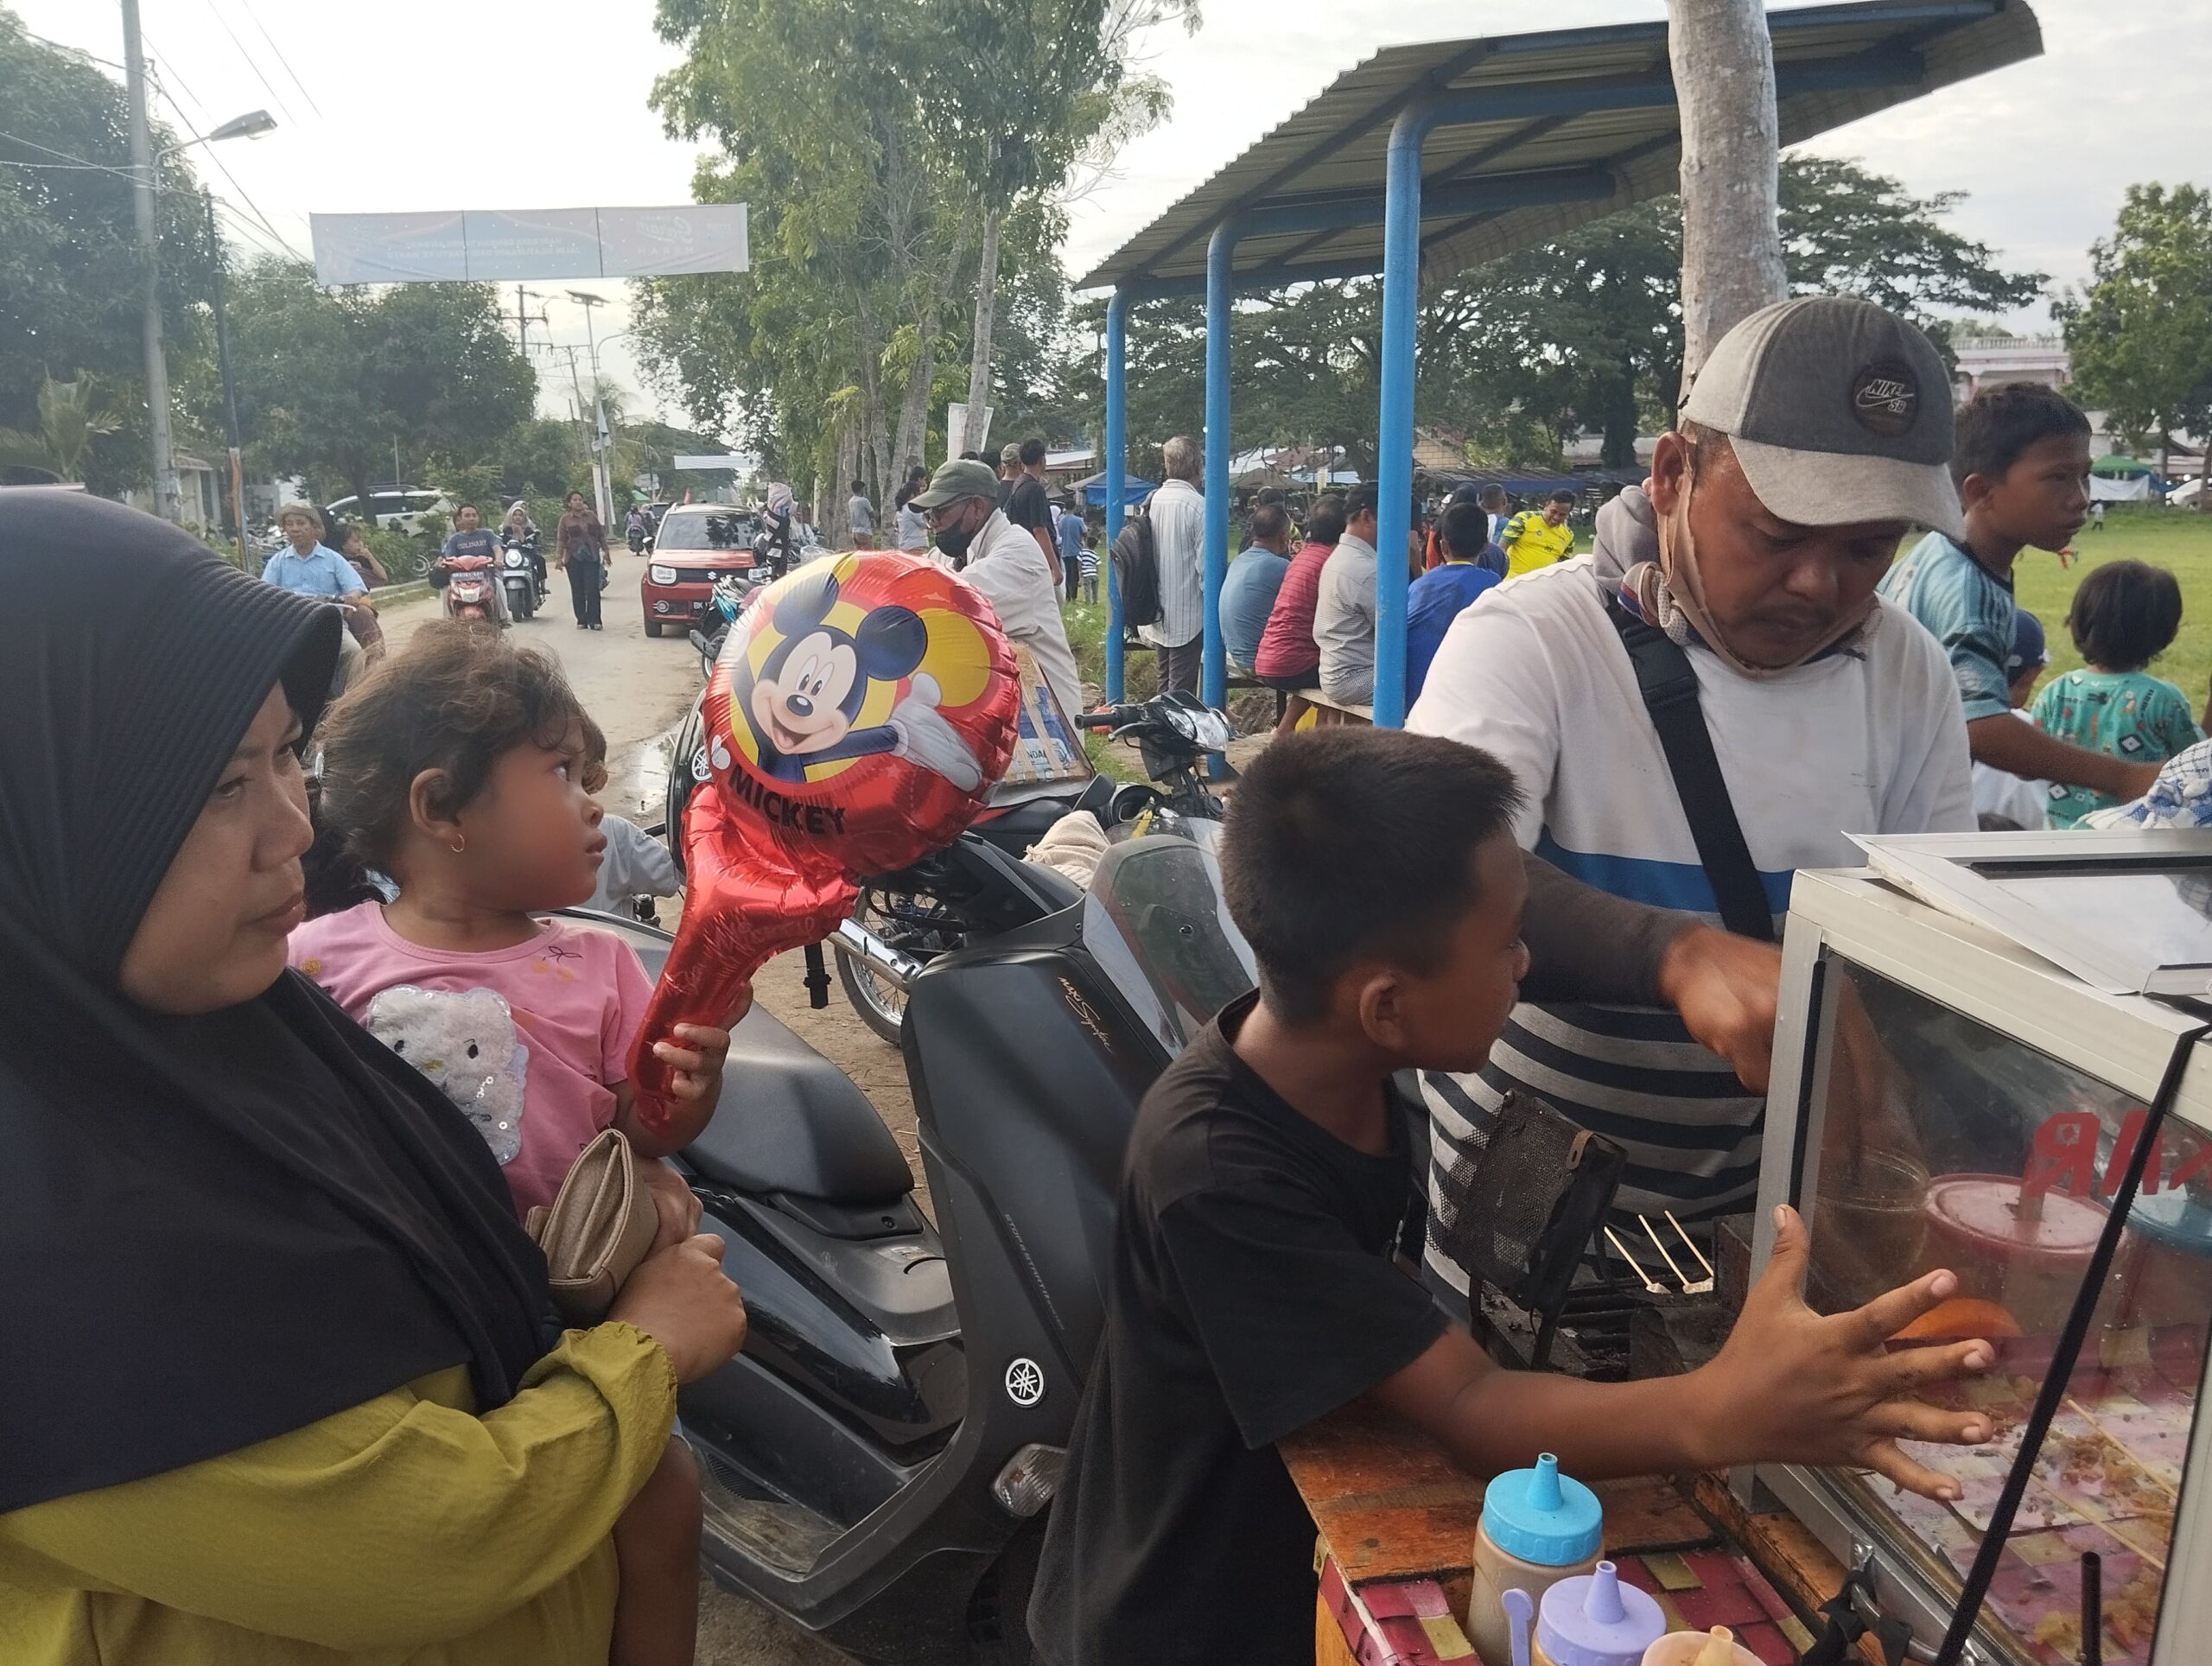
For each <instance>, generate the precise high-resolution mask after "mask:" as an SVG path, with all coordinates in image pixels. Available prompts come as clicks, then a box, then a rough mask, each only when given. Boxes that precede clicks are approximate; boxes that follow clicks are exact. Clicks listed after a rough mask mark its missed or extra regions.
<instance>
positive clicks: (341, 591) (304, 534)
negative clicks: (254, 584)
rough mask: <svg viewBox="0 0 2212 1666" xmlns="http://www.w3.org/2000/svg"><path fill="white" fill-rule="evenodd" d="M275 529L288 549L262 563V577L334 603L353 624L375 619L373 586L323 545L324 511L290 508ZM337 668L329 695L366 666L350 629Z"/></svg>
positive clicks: (342, 640) (282, 512)
mask: <svg viewBox="0 0 2212 1666" xmlns="http://www.w3.org/2000/svg"><path fill="white" fill-rule="evenodd" d="M277 526H278V528H279V529H280V530H281V531H283V534H284V547H283V548H282V549H279V550H277V551H276V552H275V553H273V554H272V555H270V557H269V559H268V560H267V561H265V562H264V563H262V564H261V576H262V578H263V579H264V581H265V582H268V583H270V584H273V585H275V586H276V587H277V588H278V589H280V590H289V591H291V592H293V593H294V594H295V595H303V596H315V597H318V598H320V599H321V600H323V601H330V602H334V603H335V604H336V605H337V607H338V608H339V609H340V612H341V613H343V614H345V616H346V620H348V622H349V623H350V622H351V621H352V620H353V619H354V618H355V617H356V616H357V615H358V614H363V613H365V614H368V615H369V617H370V618H371V619H373V618H374V617H375V614H376V608H375V607H374V605H373V604H372V602H371V601H369V587H368V586H367V584H365V582H362V578H361V575H359V573H357V572H355V571H354V570H353V567H352V566H351V565H350V564H349V563H347V562H346V558H345V557H344V556H340V554H339V553H338V552H337V551H336V550H333V549H332V548H331V547H330V546H329V545H328V544H325V543H324V542H323V541H322V531H323V520H322V512H321V510H319V509H317V508H316V507H315V506H314V505H313V504H308V503H288V504H286V505H285V506H283V508H282V509H280V510H278V511H277ZM338 645H339V655H338V669H337V671H336V672H335V674H334V677H333V678H332V681H331V692H332V693H333V695H336V694H338V693H340V692H341V691H342V690H344V689H345V687H346V684H348V683H349V682H351V681H352V680H353V673H354V671H356V670H358V669H359V666H360V665H361V664H362V661H363V655H364V650H363V648H362V645H361V644H360V642H359V639H357V638H356V636H355V633H353V631H351V630H348V631H347V632H346V633H344V634H343V635H342V636H340V638H339V640H338Z"/></svg>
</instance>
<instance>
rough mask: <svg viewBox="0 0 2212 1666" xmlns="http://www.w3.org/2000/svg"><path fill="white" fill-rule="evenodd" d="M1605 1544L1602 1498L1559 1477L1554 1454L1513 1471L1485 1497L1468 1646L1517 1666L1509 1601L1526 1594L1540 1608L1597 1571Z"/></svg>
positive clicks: (1492, 1661) (1489, 1663)
mask: <svg viewBox="0 0 2212 1666" xmlns="http://www.w3.org/2000/svg"><path fill="white" fill-rule="evenodd" d="M1604 1537H1605V1511H1604V1509H1603V1507H1602V1506H1601V1505H1600V1504H1599V1503H1598V1495H1597V1494H1596V1493H1594V1492H1592V1491H1590V1489H1589V1488H1588V1487H1586V1486H1585V1485H1582V1483H1581V1482H1580V1481H1577V1480H1575V1479H1573V1478H1571V1477H1568V1476H1565V1475H1562V1474H1560V1472H1559V1459H1556V1458H1554V1456H1552V1454H1551V1453H1548V1452H1547V1453H1541V1455H1539V1456H1538V1458H1537V1459H1536V1465H1535V1468H1534V1469H1513V1470H1508V1471H1507V1472H1505V1473H1504V1474H1503V1475H1500V1476H1498V1477H1497V1478H1495V1479H1494V1480H1492V1481H1491V1484H1490V1485H1488V1486H1487V1487H1485V1488H1484V1489H1483V1518H1482V1525H1481V1527H1480V1528H1479V1529H1478V1530H1477V1531H1476V1534H1475V1577H1474V1589H1473V1592H1472V1594H1471V1595H1470V1596H1469V1597H1468V1599H1467V1640H1468V1641H1469V1642H1470V1643H1471V1644H1474V1645H1475V1652H1476V1654H1478V1655H1479V1656H1481V1657H1482V1659H1483V1660H1484V1662H1485V1663H1486V1666H1507V1663H1508V1662H1509V1661H1510V1658H1511V1656H1510V1647H1511V1643H1510V1639H1511V1636H1512V1632H1511V1628H1510V1625H1509V1624H1508V1621H1507V1617H1506V1612H1505V1606H1504V1598H1505V1593H1507V1592H1508V1591H1526V1592H1527V1593H1529V1602H1530V1603H1531V1604H1534V1605H1541V1603H1542V1602H1543V1599H1544V1593H1545V1592H1547V1591H1548V1590H1550V1589H1551V1588H1552V1587H1553V1586H1554V1585H1556V1584H1557V1583H1559V1581H1560V1580H1564V1579H1571V1578H1573V1576H1574V1575H1576V1574H1588V1573H1592V1572H1594V1571H1595V1570H1596V1568H1597V1566H1598V1553H1599V1548H1601V1545H1602V1542H1603V1540H1604Z"/></svg>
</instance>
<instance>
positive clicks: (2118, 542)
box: [2012, 506, 2212, 710]
mask: <svg viewBox="0 0 2212 1666" xmlns="http://www.w3.org/2000/svg"><path fill="white" fill-rule="evenodd" d="M2074 549H2075V554H2077V555H2078V556H2080V557H2081V559H2080V560H2078V561H2076V562H2075V563H2074V565H2073V566H2072V568H2070V569H2067V570H2064V571H2062V570H2060V568H2059V565H2058V558H2057V557H2056V556H2050V555H2046V554H2045V553H2044V552H2043V551H2042V550H2022V551H2021V552H2020V559H2019V560H2018V562H2017V563H2014V565H2013V569H2012V576H2013V588H2014V594H2015V595H2017V596H2018V600H2019V604H2020V606H2022V607H2025V608H2027V609H2028V610H2029V612H2031V613H2032V614H2035V616H2036V617H2037V619H2040V620H2042V621H2043V627H2044V635H2045V636H2046V637H2047V638H2048V639H2050V672H2051V674H2052V675H2054V676H2055V675H2056V674H2057V673H2058V672H2060V671H2071V670H2073V669H2074V667H2075V666H2076V665H2078V664H2081V663H2082V656H2081V655H2080V654H2078V653H2076V652H2074V641H2073V639H2072V638H2071V637H2069V636H2068V635H2067V634H2066V609H2067V606H2068V604H2069V602H2071V601H2072V600H2073V598H2074V587H2075V585H2077V584H2079V583H2080V582H2082V575H2083V574H2084V573H2086V572H2088V570H2089V569H2091V568H2092V567H2094V566H2096V565H2097V564H2098V563H2100V562H2107V561H2121V560H2135V561H2146V562H2149V563H2151V564H2152V566H2154V567H2164V568H2166V569H2170V570H2171V572H2172V573H2173V575H2174V576H2175V577H2176V578H2177V579H2179V580H2180V581H2181V595H2182V621H2181V635H2180V636H2179V637H2177V638H2176V639H2175V641H2174V645H2173V646H2172V647H2171V648H2169V649H2167V650H2166V651H2165V652H2164V653H2163V654H2161V655H2160V656H2159V657H2158V658H2157V659H2155V660H2153V661H2152V664H2151V670H2152V673H2153V674H2154V675H2156V676H2158V677H2164V678H2165V679H2166V681H2167V682H2169V683H2171V684H2175V685H2176V686H2177V687H2178V688H2179V689H2180V690H2181V691H2182V692H2183V694H2184V695H2186V696H2189V703H2190V706H2191V707H2192V708H2194V709H2200V710H2201V709H2202V707H2203V704H2204V693H2205V687H2206V684H2208V682H2212V515H2201V514H2197V513H2195V512H2191V511H2189V510H2182V509H2153V508H2149V507H2145V508H2141V509H2138V508H2135V507H2133V506H2114V507H2113V508H2112V509H2111V510H2109V511H2108V512H2107V515H2106V518H2105V530H2104V531H2101V532H2097V531H2090V530H2088V529H2087V528H2084V529H2083V530H2082V535H2081V536H2080V537H2077V538H2075V540H2074Z"/></svg>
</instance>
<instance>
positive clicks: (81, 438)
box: [0, 374, 123, 480]
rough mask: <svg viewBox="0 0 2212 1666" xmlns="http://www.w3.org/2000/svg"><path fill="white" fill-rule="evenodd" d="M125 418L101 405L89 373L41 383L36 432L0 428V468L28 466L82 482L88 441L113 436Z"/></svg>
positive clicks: (89, 454) (88, 449)
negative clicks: (71, 379)
mask: <svg viewBox="0 0 2212 1666" xmlns="http://www.w3.org/2000/svg"><path fill="white" fill-rule="evenodd" d="M122 426H123V419H122V418H121V417H118V416H117V415H116V414H115V413H114V412H113V411H111V410H108V409H106V407H105V405H104V404H101V403H100V401H99V390H98V388H97V387H96V385H94V383H93V380H92V377H91V376H90V375H89V374H86V375H82V376H79V377H78V378H77V379H76V380H75V381H73V382H57V381H55V380H54V378H53V377H52V376H51V375H48V376H47V377H46V378H45V379H44V380H43V381H41V383H40V384H39V390H38V432H36V433H35V434H32V433H28V432H26V431H25V430H23V429H19V428H0V468H26V469H29V470H31V471H32V472H33V473H35V474H51V475H52V476H53V477H54V479H55V480H83V479H84V478H85V464H86V461H87V459H88V458H89V457H90V456H91V455H92V442H93V441H95V440H97V439H99V437H100V436H102V435H105V434H112V433H114V432H115V431H116V429H118V428H120V427H122Z"/></svg>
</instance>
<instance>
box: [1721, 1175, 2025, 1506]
mask: <svg viewBox="0 0 2212 1666" xmlns="http://www.w3.org/2000/svg"><path fill="white" fill-rule="evenodd" d="M1807 1256H1808V1239H1807V1237H1806V1232H1805V1224H1804V1222H1803V1221H1802V1220H1801V1219H1799V1218H1798V1216H1797V1211H1795V1210H1794V1209H1788V1208H1783V1209H1777V1211H1775V1244H1774V1256H1773V1258H1772V1259H1771V1260H1770V1262H1768V1263H1767V1269H1766V1271H1765V1273H1764V1275H1762V1276H1761V1277H1760V1279H1759V1281H1758V1283H1757V1284H1755V1285H1753V1286H1752V1287H1751V1294H1750V1296H1749V1297H1748V1298H1747V1299H1746V1300H1745V1303H1744V1312H1743V1315H1742V1317H1741V1318H1739V1319H1738V1320H1737V1321H1736V1328H1735V1329H1734V1330H1732V1331H1731V1332H1729V1333H1728V1340H1727V1342H1726V1344H1724V1345H1722V1347H1721V1350H1720V1352H1719V1355H1718V1356H1717V1357H1716V1358H1714V1359H1713V1362H1712V1363H1711V1364H1707V1365H1703V1366H1700V1368H1699V1369H1698V1370H1697V1371H1696V1372H1695V1373H1694V1380H1693V1384H1692V1387H1693V1390H1694V1392H1693V1395H1692V1397H1691V1401H1690V1403H1691V1404H1692V1405H1694V1406H1697V1407H1700V1408H1702V1410H1701V1414H1700V1416H1699V1421H1700V1425H1701V1427H1702V1438H1701V1440H1700V1445H1701V1447H1702V1451H1701V1453H1700V1456H1701V1459H1702V1461H1703V1462H1704V1463H1705V1464H1706V1465H1707V1466H1712V1467H1715V1468H1718V1467H1721V1466H1726V1465H1730V1464H1738V1463H1751V1462H1781V1463H1799V1464H1819V1465H1830V1464H1842V1465H1852V1466H1859V1467H1862V1468H1867V1469H1872V1470H1874V1471H1876V1472H1878V1473H1879V1474H1882V1475H1885V1476H1887V1477H1888V1478H1890V1479H1891V1481H1894V1482H1895V1483H1896V1484H1897V1485H1898V1486H1900V1487H1902V1488H1904V1490H1905V1491H1909V1492H1916V1493H1918V1494H1920V1495H1921V1496H1922V1497H1926V1498H1942V1499H1952V1498H1956V1497H1958V1496H1959V1485H1958V1483H1957V1482H1956V1481H1955V1480H1953V1479H1952V1478H1950V1477H1949V1476H1948V1475H1942V1474H1939V1473H1937V1472H1936V1471H1934V1470H1931V1469H1929V1468H1928V1467H1926V1466H1924V1465H1921V1464H1917V1463H1915V1462H1914V1461H1913V1460H1912V1459H1910V1458H1908V1457H1906V1456H1905V1454H1904V1452H1903V1451H1901V1450H1900V1449H1899V1448H1898V1446H1897V1442H1898V1441H1899V1440H1937V1441H1943V1442H1946V1443H1948V1444H1950V1445H1953V1446H1968V1447H1971V1446H1980V1444H1981V1443H1982V1442H1984V1441H1986V1440H1988V1439H1989V1437H1990V1434H1991V1432H1992V1431H1991V1428H1990V1422H1989V1419H1988V1418H1987V1416H1986V1415H1984V1414H1982V1413H1980V1412H1978V1411H1965V1412H1953V1411H1944V1410H1942V1409H1940V1408H1936V1407H1935V1406H1931V1405H1929V1404H1928V1403H1927V1402H1925V1401H1923V1400H1920V1399H1918V1398H1916V1396H1915V1391H1916V1389H1922V1388H1924V1387H1927V1386H1929V1385H1930V1384H1933V1383H1942V1382H1946V1381H1948V1380H1949V1379H1950V1378H1952V1377H1959V1376H1961V1375H1964V1374H1967V1373H1969V1372H1980V1371H1985V1370H1988V1369H1989V1367H1990V1364H1992V1362H1993V1360H1994V1359H1995V1358H1996V1353H1995V1350H1994V1349H1993V1347H1992V1346H1991V1345H1990V1344H1989V1343H1987V1342H1986V1341H1982V1340H1974V1341H1970V1342H1955V1343H1948V1344H1943V1345H1928V1346H1918V1347H1907V1348H1903V1349H1900V1350H1898V1351H1895V1352H1891V1351H1890V1350H1889V1349H1888V1347H1887V1343H1888V1341H1889V1339H1891V1337H1893V1336H1895V1335H1896V1334H1897V1332H1899V1331H1901V1330H1903V1329H1904V1327H1905V1326H1907V1325H1910V1323H1911V1322H1912V1321H1913V1320H1914V1319H1917V1318H1919V1317H1920V1315H1921V1314H1923V1313H1927V1312H1928V1311H1929V1309H1930V1308H1932V1307H1936V1305H1937V1304H1938V1303H1939V1302H1942V1301H1943V1300H1947V1299H1948V1297H1950V1296H1951V1295H1953V1294H1955V1293H1956V1291H1957V1289H1958V1288H1959V1281H1958V1280H1957V1278H1956V1277H1955V1276H1954V1275H1951V1274H1949V1273H1948V1272H1936V1273H1929V1274H1926V1275H1923V1276H1922V1277H1920V1278H1917V1279H1915V1280H1914V1281H1912V1282H1911V1283H1910V1284H1907V1285H1904V1286H1901V1287H1900V1288H1897V1289H1894V1290H1891V1291H1890V1292H1888V1293H1887V1294H1884V1295H1880V1296H1877V1297H1876V1298H1875V1299H1874V1300H1872V1301H1870V1302H1868V1303H1867V1304H1866V1306H1865V1307H1859V1308H1857V1309H1854V1310H1853V1312H1851V1313H1836V1314H1834V1315H1832V1316H1829V1317H1827V1318H1823V1317H1821V1315H1820V1314H1817V1313H1815V1312H1813V1310H1812V1309H1811V1308H1809V1307H1807V1306H1806V1305H1805V1300H1804V1296H1803V1294H1802V1292H1803V1289H1804V1284H1805V1266H1806V1260H1807Z"/></svg>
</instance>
